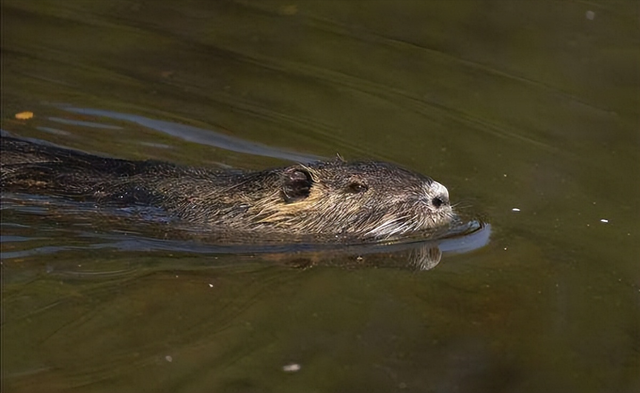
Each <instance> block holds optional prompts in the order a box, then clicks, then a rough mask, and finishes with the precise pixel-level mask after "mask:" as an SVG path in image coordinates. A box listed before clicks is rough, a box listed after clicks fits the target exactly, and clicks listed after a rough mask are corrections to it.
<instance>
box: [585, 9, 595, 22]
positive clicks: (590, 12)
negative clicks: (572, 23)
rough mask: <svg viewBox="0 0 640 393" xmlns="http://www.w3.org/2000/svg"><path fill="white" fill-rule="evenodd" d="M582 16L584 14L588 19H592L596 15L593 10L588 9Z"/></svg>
mask: <svg viewBox="0 0 640 393" xmlns="http://www.w3.org/2000/svg"><path fill="white" fill-rule="evenodd" d="M584 16H585V17H586V18H587V19H588V20H593V18H595V17H596V13H595V12H593V11H591V10H589V11H587V12H586V13H585V15H584Z"/></svg>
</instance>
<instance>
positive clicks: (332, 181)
mask: <svg viewBox="0 0 640 393" xmlns="http://www.w3.org/2000/svg"><path fill="white" fill-rule="evenodd" d="M1 153H2V154H1V156H0V157H1V158H0V173H1V181H0V183H1V185H2V189H3V190H4V191H10V192H26V193H31V194H47V195H53V196H63V197H68V198H74V199H78V200H84V201H94V202H95V203H96V204H110V203H120V204H127V205H128V204H131V205H145V206H155V207H159V208H162V209H163V210H165V211H166V212H167V213H169V214H170V215H171V216H174V217H176V218H178V219H180V220H182V221H184V222H187V223H189V224H190V225H195V226H198V227H202V228H206V229H211V230H214V231H232V232H237V233H244V234H251V235H253V236H261V235H263V234H276V233H277V234H283V235H300V236H330V237H332V238H336V237H337V238H346V237H350V238H357V239H388V238H391V237H396V236H399V235H406V234H410V233H413V232H416V231H423V230H431V229H433V228H437V227H441V226H444V225H446V224H448V223H449V222H451V220H452V219H453V217H454V216H455V215H454V213H453V211H452V209H451V206H450V204H449V193H448V191H447V189H446V188H445V187H444V186H443V185H441V184H440V183H438V182H436V181H434V180H433V179H431V178H429V177H426V176H423V175H420V174H417V173H413V172H410V171H408V170H405V169H402V168H399V167H397V166H395V165H392V164H388V163H383V162H345V161H343V160H342V159H335V160H332V161H326V162H316V163H311V164H295V165H291V166H289V167H285V168H276V169H268V170H264V171H257V172H247V171H238V170H228V171H226V170H225V171H221V170H214V169H207V168H194V167H186V166H179V165H175V164H170V163H166V162H159V161H128V160H122V159H115V158H105V157H99V156H94V155H90V154H86V153H82V152H78V151H72V150H68V149H63V148H59V147H53V146H50V145H43V144H39V143H33V142H28V141H24V140H20V139H15V138H10V137H3V138H2V147H1Z"/></svg>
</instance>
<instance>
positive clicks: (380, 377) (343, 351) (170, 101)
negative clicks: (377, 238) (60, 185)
mask: <svg viewBox="0 0 640 393" xmlns="http://www.w3.org/2000/svg"><path fill="white" fill-rule="evenodd" d="M2 15H3V19H2V24H3V26H2V66H3V67H2V104H1V105H2V116H1V120H2V130H3V132H7V133H10V134H11V135H15V136H19V137H22V138H35V139H38V140H42V141H47V142H51V143H56V144H58V145H61V146H65V147H70V148H75V149H80V150H83V151H87V152H91V153H96V154H103V155H110V156H115V157H121V158H128V159H159V160H166V161H172V162H177V163H181V164H189V165H206V166H213V167H220V168H228V167H233V168H243V169H258V168H265V167H270V166H276V165H285V164H287V163H289V162H291V161H305V160H313V159H316V158H318V157H333V156H335V154H337V153H339V154H340V155H342V156H344V157H345V158H347V159H366V158H371V159H377V160H386V161H391V162H395V163H397V164H400V165H403V166H405V167H407V168H410V169H411V170H414V171H417V172H421V173H424V174H427V175H430V176H432V177H434V178H436V179H437V180H438V181H440V182H442V183H443V184H445V185H446V186H447V187H448V188H449V191H450V193H451V198H452V201H453V202H454V203H457V209H458V210H459V211H461V212H462V213H463V214H466V215H468V216H470V217H476V218H479V219H480V220H483V221H485V222H487V223H490V226H487V227H485V228H483V229H482V230H480V231H478V232H475V235H477V236H476V237H464V238H463V239H457V240H456V239H445V241H442V242H440V243H438V244H433V243H429V244H426V245H423V246H421V247H417V248H416V247H413V248H412V247H408V248H407V247H405V248H402V247H400V249H398V245H386V248H385V247H381V248H379V249H376V250H374V251H375V252H371V253H369V252H368V251H367V250H365V249H348V250H340V252H337V253H336V252H332V253H327V252H326V250H308V249H303V248H300V249H295V250H291V249H285V250H281V249H277V248H276V249H269V250H264V249H260V250H256V249H237V248H224V247H223V246H219V245H218V246H215V247H214V246H212V245H209V244H207V243H206V242H201V241H200V242H199V241H194V240H192V239H189V240H186V239H182V238H180V237H179V236H174V234H173V233H170V232H166V231H165V230H164V229H163V227H162V225H159V226H158V227H154V226H152V225H151V226H149V225H146V224H143V223H141V221H144V220H138V219H137V216H136V215H135V214H131V212H126V211H125V212H113V211H110V212H105V211H102V210H99V209H98V210H96V209H95V208H94V207H93V206H91V205H82V204H77V203H67V202H65V201H58V200H54V199H47V198H45V197H43V198H35V197H34V196H24V195H16V194H8V193H3V195H2V226H1V229H2V239H1V240H2V241H1V247H2V248H1V250H2V314H1V317H2V385H3V386H2V388H3V389H2V390H3V391H7V392H10V391H11V392H39V391H41V392H58V391H82V392H113V391H121V392H126V391H131V392H140V391H150V392H158V391H171V392H199V391H215V392H248V391H255V392H265V391H278V392H289V391H290V392H299V391H304V392H314V391H315V392H325V391H326V392H333V391H341V392H360V391H368V392H378V391H380V392H382V391H384V392H389V391H409V392H450V391H459V392H470V391H473V392H482V391H487V392H498V391H503V392H540V391H562V392H602V391H618V392H632V391H638V390H640V376H639V374H638V369H640V273H639V272H640V247H639V246H638V245H639V244H640V234H639V232H638V225H637V223H638V217H640V149H639V147H640V131H638V130H639V129H640V120H639V114H640V110H639V108H640V98H639V89H640V81H639V73H638V69H640V52H639V51H638V48H639V47H640V27H639V22H638V21H639V20H640V19H639V16H640V15H639V11H638V8H637V4H636V3H635V2H634V1H628V2H627V1H616V2H611V1H593V2H560V1H558V2H542V3H540V2H523V1H520V2H508V1H491V2H477V1H455V2H444V1H442V2H422V1H400V2H366V3H364V2H346V1H314V2H312V1H304V2H288V1H249V0H246V1H220V2H206V1H188V2H168V1H153V2H145V1H65V2H55V1H39V2H20V1H13V0H7V1H4V2H3V5H2ZM24 111H30V112H33V113H34V116H33V117H32V118H30V119H16V118H15V117H14V115H15V114H16V113H20V112H24ZM136 214H141V213H136ZM142 214H144V213H142ZM394 247H395V248H394ZM434 247H436V248H437V249H438V254H437V255H436V256H434V252H433V249H434ZM267 251H268V252H267ZM333 251H335V250H333ZM436 257H437V259H438V262H439V263H436V264H433V263H431V262H432V261H433V260H434V258H436ZM416 260H421V261H426V262H427V265H426V267H428V269H420V268H416V265H415V264H412V263H411V261H416ZM423 266H425V265H423Z"/></svg>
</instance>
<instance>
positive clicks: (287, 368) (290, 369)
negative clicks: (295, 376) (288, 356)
mask: <svg viewBox="0 0 640 393" xmlns="http://www.w3.org/2000/svg"><path fill="white" fill-rule="evenodd" d="M301 368H302V367H301V366H300V365H299V364H298V363H289V364H285V365H284V366H282V371H284V372H287V373H295V372H296V371H300V369H301Z"/></svg>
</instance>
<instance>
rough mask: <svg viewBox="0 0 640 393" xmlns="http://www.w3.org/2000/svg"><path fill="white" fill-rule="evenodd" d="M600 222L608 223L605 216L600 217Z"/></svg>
mask: <svg viewBox="0 0 640 393" xmlns="http://www.w3.org/2000/svg"><path fill="white" fill-rule="evenodd" d="M600 222H603V223H605V224H606V223H608V222H609V220H607V219H606V218H601V219H600Z"/></svg>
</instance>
